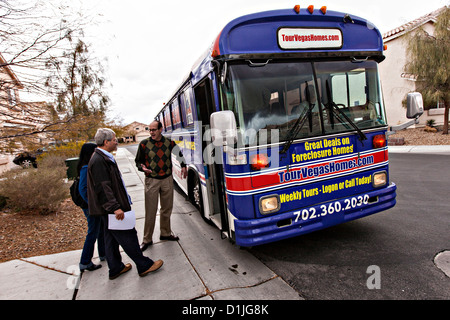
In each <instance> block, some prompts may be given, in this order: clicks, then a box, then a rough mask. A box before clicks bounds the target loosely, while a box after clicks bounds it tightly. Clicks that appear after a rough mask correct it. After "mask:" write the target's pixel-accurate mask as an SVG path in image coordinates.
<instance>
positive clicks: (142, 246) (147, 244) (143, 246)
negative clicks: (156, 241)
mask: <svg viewBox="0 0 450 320" xmlns="http://www.w3.org/2000/svg"><path fill="white" fill-rule="evenodd" d="M152 244H153V241H150V242H149V243H144V242H142V244H141V251H142V252H144V251H145V250H147V248H148V247H149V246H151V245H152Z"/></svg>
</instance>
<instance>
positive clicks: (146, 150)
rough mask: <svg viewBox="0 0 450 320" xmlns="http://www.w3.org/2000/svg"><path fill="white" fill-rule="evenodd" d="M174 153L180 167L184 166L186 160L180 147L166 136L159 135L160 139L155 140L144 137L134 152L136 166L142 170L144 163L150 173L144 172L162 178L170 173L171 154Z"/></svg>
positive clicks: (151, 176) (149, 175)
mask: <svg viewBox="0 0 450 320" xmlns="http://www.w3.org/2000/svg"><path fill="white" fill-rule="evenodd" d="M172 151H174V155H175V156H176V157H177V160H178V162H180V164H181V167H186V162H185V160H184V157H183V153H182V152H181V150H180V147H179V146H178V145H177V144H176V143H175V142H173V141H172V140H170V139H169V138H166V137H164V136H163V137H161V140H160V141H155V140H153V139H152V138H151V137H150V138H147V139H144V140H142V141H141V143H139V147H138V150H137V153H136V159H135V162H136V167H137V168H138V170H139V171H143V170H142V167H141V165H142V164H143V165H145V166H146V167H147V168H148V169H150V170H152V173H150V174H145V175H146V176H147V177H150V178H154V179H164V178H167V177H169V176H171V175H172V156H171V153H172Z"/></svg>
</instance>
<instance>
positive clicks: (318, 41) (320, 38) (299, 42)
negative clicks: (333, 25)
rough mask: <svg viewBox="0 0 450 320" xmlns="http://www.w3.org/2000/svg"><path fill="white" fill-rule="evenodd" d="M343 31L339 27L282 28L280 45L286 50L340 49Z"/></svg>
mask: <svg viewBox="0 0 450 320" xmlns="http://www.w3.org/2000/svg"><path fill="white" fill-rule="evenodd" d="M342 43H343V39H342V32H341V30H339V29H311V28H280V29H279V30H278V45H279V46H280V48H281V49H284V50H301V49H340V48H342Z"/></svg>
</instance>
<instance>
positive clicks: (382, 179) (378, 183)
mask: <svg viewBox="0 0 450 320" xmlns="http://www.w3.org/2000/svg"><path fill="white" fill-rule="evenodd" d="M386 183H387V173H386V171H381V172H375V173H374V174H373V179H372V185H373V187H374V188H379V187H382V186H384V185H386Z"/></svg>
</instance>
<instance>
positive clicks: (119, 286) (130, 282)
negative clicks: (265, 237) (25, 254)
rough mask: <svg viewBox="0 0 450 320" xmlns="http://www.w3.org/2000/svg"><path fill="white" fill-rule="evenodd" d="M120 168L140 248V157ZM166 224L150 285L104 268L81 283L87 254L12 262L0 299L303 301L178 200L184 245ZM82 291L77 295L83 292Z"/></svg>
mask: <svg viewBox="0 0 450 320" xmlns="http://www.w3.org/2000/svg"><path fill="white" fill-rule="evenodd" d="M116 160H117V163H118V165H119V167H120V170H121V172H122V175H123V178H124V181H125V184H126V187H127V190H128V192H129V194H130V196H131V198H132V200H133V210H135V212H136V230H137V232H138V237H139V242H141V240H142V231H143V228H144V190H143V188H144V186H143V180H144V176H143V175H142V173H138V172H137V169H136V167H135V165H134V156H133V155H132V154H131V153H129V152H128V151H127V150H126V149H123V148H119V149H118V151H117V154H116ZM158 220H159V219H157V225H156V227H155V234H154V238H153V241H154V244H153V246H151V247H150V248H149V249H147V250H146V251H145V252H144V254H145V255H147V256H149V257H151V258H152V259H153V260H157V259H163V260H164V266H163V267H162V268H161V270H159V271H158V272H155V273H154V274H150V275H148V276H146V277H144V278H141V277H139V276H138V274H137V271H136V266H135V265H134V263H133V262H132V261H131V259H129V258H128V256H127V255H126V254H125V253H122V258H123V262H124V263H128V262H130V263H131V264H132V266H133V269H132V270H131V271H129V272H128V273H126V274H124V275H122V276H120V277H118V278H117V279H115V280H109V278H108V266H107V264H106V262H100V261H99V260H98V259H97V256H96V255H97V253H95V254H94V256H95V258H94V260H93V261H94V263H101V264H102V266H103V267H102V268H101V269H98V270H96V271H93V272H89V271H86V272H84V273H83V275H82V277H81V280H80V277H79V276H78V275H77V273H78V272H79V269H78V263H79V259H80V256H81V250H77V251H70V252H64V253H60V254H53V255H48V256H39V257H32V258H24V259H18V260H12V261H9V262H5V263H2V264H0V299H1V300H6V299H16V300H25V299H26V300H71V299H76V300H138V299H149V300H193V299H200V300H298V299H301V298H300V296H299V294H298V293H297V292H296V291H295V290H294V289H293V288H291V287H290V286H289V285H288V284H287V283H286V282H285V281H284V280H283V279H281V278H280V277H279V276H278V275H276V274H275V273H273V272H272V271H271V270H270V269H269V268H267V267H266V266H265V265H264V264H263V263H262V262H260V261H259V260H258V259H256V258H255V257H254V256H253V255H251V254H250V253H249V252H247V251H246V250H241V249H239V248H238V247H237V246H234V245H232V244H231V243H230V242H229V240H228V239H221V234H220V231H219V230H218V229H217V228H215V227H212V226H209V225H207V224H206V223H205V222H204V221H203V220H202V218H201V217H200V215H199V214H198V211H197V210H196V209H195V207H193V206H192V205H191V204H190V202H189V201H187V200H186V199H185V198H184V197H183V196H181V195H180V194H178V193H177V192H175V201H174V210H173V214H172V220H171V221H172V229H173V231H174V233H175V234H176V235H178V236H179V237H180V240H179V241H177V242H172V241H160V240H159V221H158ZM77 288H78V289H77Z"/></svg>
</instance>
